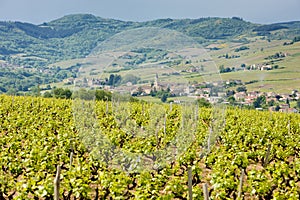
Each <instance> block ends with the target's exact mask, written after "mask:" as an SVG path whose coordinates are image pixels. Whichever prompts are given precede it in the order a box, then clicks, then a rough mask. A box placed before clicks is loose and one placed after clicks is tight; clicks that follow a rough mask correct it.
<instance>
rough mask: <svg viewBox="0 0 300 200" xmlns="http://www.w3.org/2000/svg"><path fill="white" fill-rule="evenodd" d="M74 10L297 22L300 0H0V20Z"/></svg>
mask: <svg viewBox="0 0 300 200" xmlns="http://www.w3.org/2000/svg"><path fill="white" fill-rule="evenodd" d="M75 13H89V14H94V15H96V16H99V17H104V18H114V19H121V20H130V21H146V20H153V19H161V18H176V19H178V18H201V17H209V16H211V17H232V16H238V17H242V18H243V19H245V20H247V21H251V22H256V23H274V22H284V21H300V0H282V1H280V0H0V21H23V22H31V23H35V24H40V23H42V22H48V21H51V20H54V19H57V18H59V17H62V16H64V15H67V14H75Z"/></svg>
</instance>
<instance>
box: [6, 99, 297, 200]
mask: <svg viewBox="0 0 300 200" xmlns="http://www.w3.org/2000/svg"><path fill="white" fill-rule="evenodd" d="M83 104H88V102H86V103H85V102H79V103H78V105H77V104H76V102H75V101H72V100H58V99H45V98H34V97H12V96H4V95H2V96H0V115H1V117H0V145H1V151H0V199H53V198H54V187H55V184H54V179H55V176H56V173H57V166H60V169H61V171H60V176H59V182H60V187H59V188H58V190H59V198H60V199H190V197H189V196H192V197H193V199H204V195H205V194H204V192H203V191H204V190H203V187H204V186H207V191H208V195H209V199H299V198H300V145H299V141H300V115H299V114H283V113H270V112H261V111H255V110H240V109H236V110H233V109H229V108H228V109H227V110H226V112H225V113H224V121H221V120H219V122H222V123H223V122H224V123H223V125H222V126H221V125H220V126H219V129H218V132H217V134H215V135H212V136H211V137H210V136H208V135H209V134H208V133H210V132H213V131H214V130H213V131H212V130H210V127H211V124H212V123H214V120H213V119H212V118H214V115H213V110H212V109H209V108H197V109H190V110H189V108H185V107H183V106H181V105H175V104H174V105H172V107H171V106H170V105H168V104H158V105H156V104H150V103H143V102H131V103H126V106H125V104H124V105H123V104H122V102H117V103H116V104H115V105H114V104H113V103H112V102H105V101H99V102H95V105H94V107H92V106H90V107H89V106H86V107H85V108H90V109H91V110H92V111H91V110H89V109H85V110H84V111H82V110H81V111H80V110H78V109H79V108H80V105H83ZM117 104H118V106H116V105H117ZM74 105H75V106H74ZM85 112H90V115H87V113H85ZM195 113H196V114H195ZM220 115H221V114H220ZM153 116H156V117H154V119H153V118H152V117H153ZM222 123H221V124H222ZM183 124H185V126H183ZM195 124H196V125H195ZM124 127H125V128H124ZM99 132H101V134H100V133H99ZM137 133H143V134H137ZM103 136H105V137H106V138H107V140H103ZM174 138H175V139H174ZM208 140H211V141H212V142H211V143H209V142H207V141H208ZM182 141H184V142H182ZM107 142H108V143H107ZM172 144H173V145H176V146H177V147H178V148H177V151H178V149H180V153H177V154H175V153H174V154H173V153H172V150H171V147H172ZM181 144H183V145H182V146H180V145H181ZM106 145H111V146H109V147H107V146H106ZM105 147H107V148H105ZM169 147H170V148H169ZM166 150H167V151H166ZM120 151H122V152H131V153H132V154H134V155H137V154H138V155H147V159H148V160H146V159H144V160H143V162H144V164H145V169H142V166H140V167H139V166H138V165H136V166H135V167H132V165H130V166H129V165H126V164H128V163H129V164H134V162H133V161H128V159H130V158H132V157H130V156H124V155H123V154H121V153H120ZM153 152H155V153H153ZM149 155H152V157H151V156H149ZM158 155H160V156H158ZM118 156H119V157H118ZM122 158H124V159H122ZM157 158H161V159H157ZM169 158H172V159H169ZM174 158H176V159H174ZM126 159H127V160H126ZM124 160H125V161H124ZM133 160H134V159H133Z"/></svg>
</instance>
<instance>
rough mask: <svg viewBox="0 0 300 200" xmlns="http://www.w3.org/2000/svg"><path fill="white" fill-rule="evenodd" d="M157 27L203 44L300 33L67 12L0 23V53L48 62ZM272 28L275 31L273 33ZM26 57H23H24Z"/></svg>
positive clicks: (228, 22)
mask: <svg viewBox="0 0 300 200" xmlns="http://www.w3.org/2000/svg"><path fill="white" fill-rule="evenodd" d="M140 27H160V28H168V29H172V30H176V31H179V32H182V33H184V34H186V35H188V36H190V37H193V38H194V39H195V40H196V41H198V42H199V43H202V44H204V45H205V44H209V43H210V42H213V41H215V40H236V39H237V38H239V37H240V36H242V35H244V36H248V37H253V36H257V35H259V36H266V37H269V38H271V39H275V38H276V39H292V38H293V37H294V36H295V35H300V22H286V23H276V24H269V25H259V24H254V23H251V22H246V21H244V20H242V19H241V18H237V17H233V18H217V17H209V18H200V19H158V20H153V21H147V22H131V21H121V20H114V19H104V18H101V17H96V16H94V15H90V14H76V15H67V16H64V17H62V18H59V19H56V20H53V21H50V22H47V23H43V24H40V25H34V24H30V23H24V22H0V54H1V55H2V56H3V55H4V56H8V55H12V54H17V53H18V54H23V57H24V55H27V56H31V57H32V56H33V57H35V59H33V58H31V60H30V62H27V60H28V59H27V60H26V59H19V60H15V64H21V65H28V64H29V63H34V64H35V65H36V66H37V65H43V66H45V65H47V64H49V63H53V62H56V61H59V60H65V59H71V58H81V57H84V56H86V55H88V54H89V53H90V52H91V51H92V49H93V48H94V47H96V45H97V44H98V43H99V42H101V41H104V40H105V39H107V38H109V37H111V36H113V35H114V34H116V33H119V32H121V31H124V30H129V29H133V28H140ZM272 31H277V32H276V33H272ZM25 57H26V56H25Z"/></svg>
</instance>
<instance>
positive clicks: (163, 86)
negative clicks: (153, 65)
mask: <svg viewBox="0 0 300 200" xmlns="http://www.w3.org/2000/svg"><path fill="white" fill-rule="evenodd" d="M104 82H105V81H104V80H102V79H95V78H91V79H88V78H68V79H65V80H64V83H65V84H74V86H85V87H95V88H96V87H101V88H103V89H105V90H109V91H112V92H118V93H123V94H124V93H130V94H131V95H132V96H149V95H151V94H153V92H156V91H162V90H163V91H168V92H169V93H170V95H171V96H189V97H192V98H195V99H201V98H203V99H205V100H207V101H208V102H210V103H220V102H222V103H224V104H229V103H230V102H228V101H227V100H228V97H229V96H233V97H234V101H235V103H236V104H239V105H242V106H252V105H253V103H254V101H255V100H256V99H257V98H259V97H261V96H264V97H265V101H266V105H270V106H269V110H270V111H279V112H287V113H297V112H299V111H298V110H297V109H295V108H291V107H290V104H289V103H287V102H291V101H297V100H298V99H300V93H299V92H298V91H297V90H294V91H292V93H291V94H277V93H275V92H267V93H266V92H260V91H251V92H247V91H241V92H234V93H233V94H228V93H227V92H226V91H225V86H232V85H243V82H242V81H241V80H227V81H217V82H203V83H195V84H187V83H171V82H162V81H159V77H158V75H157V74H156V75H155V77H154V81H153V82H152V83H151V84H150V83H145V84H132V83H130V82H128V83H127V84H122V85H120V86H118V87H113V86H110V85H105V84H103V83H104ZM258 109H261V108H258Z"/></svg>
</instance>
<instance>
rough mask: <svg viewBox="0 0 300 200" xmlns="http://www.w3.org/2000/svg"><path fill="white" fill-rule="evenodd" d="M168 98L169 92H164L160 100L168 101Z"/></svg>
mask: <svg viewBox="0 0 300 200" xmlns="http://www.w3.org/2000/svg"><path fill="white" fill-rule="evenodd" d="M167 99H168V94H167V93H164V94H163V95H162V96H161V98H160V100H161V101H162V102H166V101H167Z"/></svg>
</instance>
